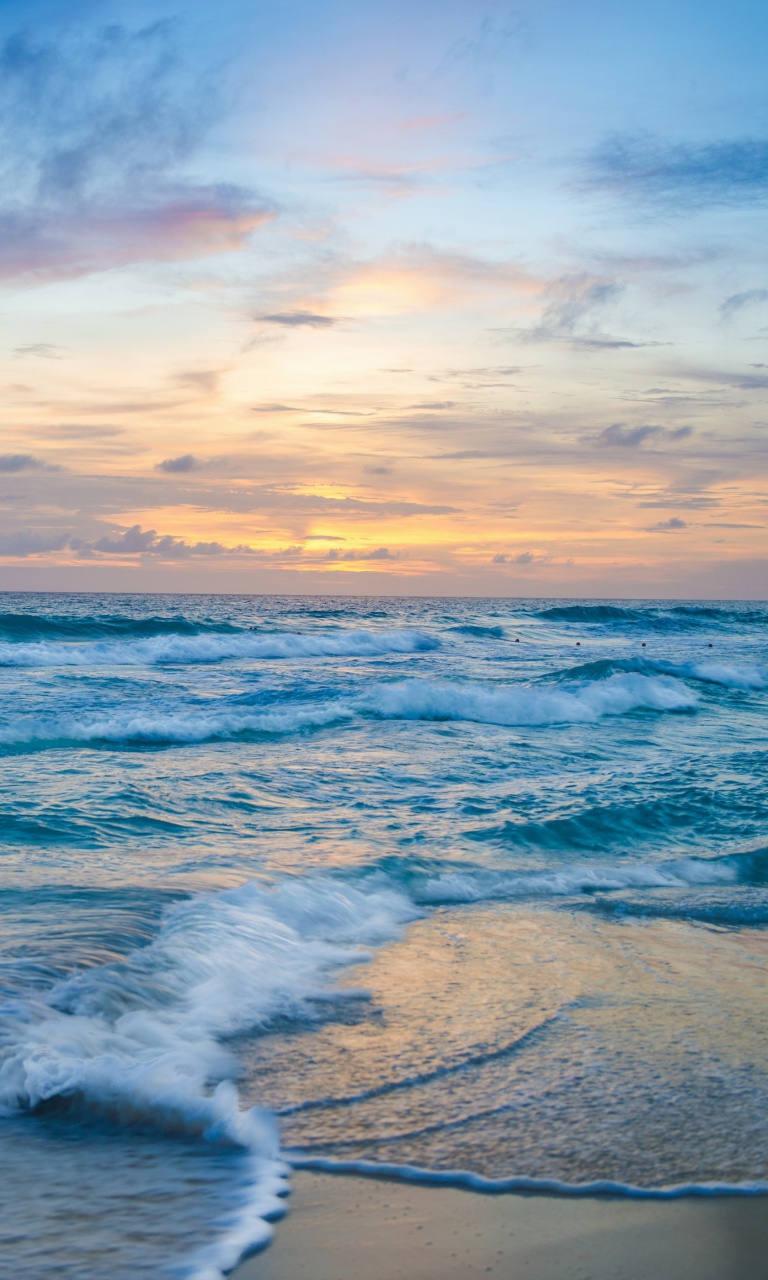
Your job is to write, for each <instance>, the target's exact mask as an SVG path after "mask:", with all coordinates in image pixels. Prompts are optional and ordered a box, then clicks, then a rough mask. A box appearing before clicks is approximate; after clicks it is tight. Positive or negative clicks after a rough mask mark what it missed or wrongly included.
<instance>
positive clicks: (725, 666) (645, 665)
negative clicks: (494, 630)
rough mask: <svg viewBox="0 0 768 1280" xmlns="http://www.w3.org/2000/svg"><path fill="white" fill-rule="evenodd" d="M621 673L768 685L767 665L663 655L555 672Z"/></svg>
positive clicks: (574, 676)
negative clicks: (675, 658)
mask: <svg viewBox="0 0 768 1280" xmlns="http://www.w3.org/2000/svg"><path fill="white" fill-rule="evenodd" d="M621 672H628V673H629V672H636V673H638V674H640V675H646V676H652V675H664V676H673V677H675V678H678V679H684V680H700V681H701V682H702V683H703V684H717V685H722V686H723V687H724V688H727V689H744V690H750V689H756V690H757V689H766V688H768V666H758V665H756V664H740V663H730V662H717V661H715V660H714V659H707V660H704V661H700V662H696V661H689V662H668V661H665V660H664V659H660V658H600V659H598V660H597V662H585V663H580V664H579V665H577V666H575V667H566V668H564V670H562V671H559V672H556V673H554V677H550V678H555V679H558V680H579V681H583V680H604V679H606V678H607V677H610V676H612V675H615V674H617V673H621Z"/></svg>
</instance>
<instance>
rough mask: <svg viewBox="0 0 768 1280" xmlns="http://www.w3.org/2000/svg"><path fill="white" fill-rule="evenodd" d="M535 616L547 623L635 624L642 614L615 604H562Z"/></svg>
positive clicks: (541, 611) (540, 611) (542, 610)
mask: <svg viewBox="0 0 768 1280" xmlns="http://www.w3.org/2000/svg"><path fill="white" fill-rule="evenodd" d="M536 616H537V617H538V618H546V620H547V621H548V622H635V621H639V620H640V619H641V618H642V617H643V614H642V613H641V612H640V611H639V610H637V609H625V608H622V607H620V606H619V605H615V604H563V605H553V607H552V608H551V609H540V610H539V611H538V613H537V615H536Z"/></svg>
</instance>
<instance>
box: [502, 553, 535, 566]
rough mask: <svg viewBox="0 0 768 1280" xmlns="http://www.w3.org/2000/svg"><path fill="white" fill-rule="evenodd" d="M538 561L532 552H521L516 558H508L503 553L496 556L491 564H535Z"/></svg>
mask: <svg viewBox="0 0 768 1280" xmlns="http://www.w3.org/2000/svg"><path fill="white" fill-rule="evenodd" d="M535 559H536V557H535V555H534V554H533V552H532V551H521V552H520V553H519V554H518V555H516V556H508V555H505V554H504V553H503V552H500V553H499V555H496V556H494V557H493V559H492V560H491V564H533V562H534V560H535Z"/></svg>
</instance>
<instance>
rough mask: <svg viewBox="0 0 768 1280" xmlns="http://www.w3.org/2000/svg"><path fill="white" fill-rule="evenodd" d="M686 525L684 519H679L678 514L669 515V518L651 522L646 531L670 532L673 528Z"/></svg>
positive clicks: (684, 527) (683, 527)
mask: <svg viewBox="0 0 768 1280" xmlns="http://www.w3.org/2000/svg"><path fill="white" fill-rule="evenodd" d="M687 528H688V525H687V523H686V521H685V520H681V519H680V517H679V516H670V518H669V520H659V522H658V524H652V525H651V526H650V527H649V528H648V529H646V531H645V532H646V533H671V532H672V531H673V530H674V529H687Z"/></svg>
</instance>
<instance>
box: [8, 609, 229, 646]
mask: <svg viewBox="0 0 768 1280" xmlns="http://www.w3.org/2000/svg"><path fill="white" fill-rule="evenodd" d="M242 630H243V628H242V627H237V626H234V625H233V624H232V623H228V622H213V621H211V620H210V619H204V620H200V621H195V622H192V621H191V620H190V619H189V618H185V617H184V615H183V614H174V615H172V616H170V617H147V618H135V617H133V618H132V617H127V616H125V615H122V614H115V615H94V616H91V617H78V616H69V615H63V614H61V615H57V614H49V615H47V616H46V615H41V614H32V613H0V639H3V640H12V641H16V642H17V643H20V642H24V641H27V642H28V641H37V640H96V639H109V640H116V639H146V638H147V637H151V636H165V635H180V636H196V635H201V634H205V633H208V632H212V633H214V634H224V635H231V634H237V633H240V632H242Z"/></svg>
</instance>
